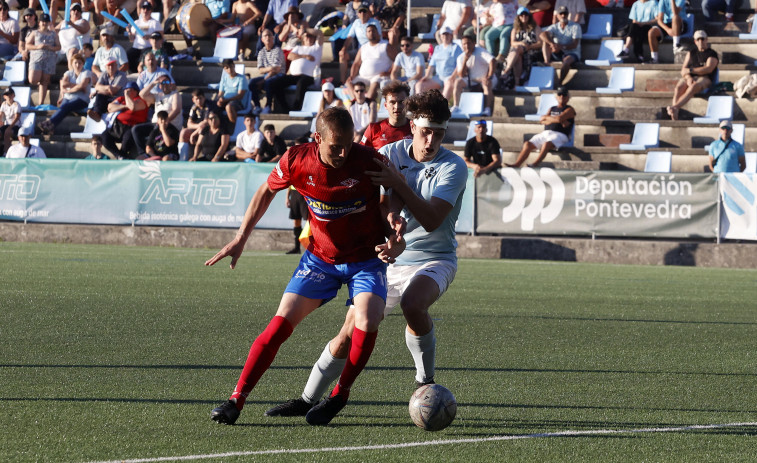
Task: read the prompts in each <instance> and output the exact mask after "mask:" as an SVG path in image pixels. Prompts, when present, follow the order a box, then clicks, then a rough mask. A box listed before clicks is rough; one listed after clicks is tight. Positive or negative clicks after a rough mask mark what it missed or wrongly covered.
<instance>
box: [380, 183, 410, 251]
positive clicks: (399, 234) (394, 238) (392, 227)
mask: <svg viewBox="0 0 757 463" xmlns="http://www.w3.org/2000/svg"><path fill="white" fill-rule="evenodd" d="M397 207H399V209H397ZM379 208H380V209H381V215H382V216H383V217H386V218H387V223H386V229H385V233H386V235H387V237H388V238H387V240H386V243H384V244H379V245H378V246H376V248H375V250H376V252H377V253H378V258H379V259H381V261H382V262H385V263H387V264H391V263H394V262H395V261H396V260H397V256H399V255H400V254H402V252H403V251H404V250H405V244H406V243H405V238H404V236H403V235H404V234H405V228H406V226H407V223H406V222H405V219H403V218H402V217H401V216H400V214H399V211H401V210H402V206H401V205H399V201H396V195H391V194H389V195H381V202H380V203H379Z"/></svg>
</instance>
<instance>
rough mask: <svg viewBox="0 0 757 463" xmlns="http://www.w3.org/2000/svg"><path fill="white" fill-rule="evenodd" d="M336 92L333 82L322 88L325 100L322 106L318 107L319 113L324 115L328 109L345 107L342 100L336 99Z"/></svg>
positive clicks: (322, 100) (322, 99) (323, 99)
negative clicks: (324, 111)
mask: <svg viewBox="0 0 757 463" xmlns="http://www.w3.org/2000/svg"><path fill="white" fill-rule="evenodd" d="M335 90H336V89H335V88H334V84H332V83H331V82H326V83H325V84H323V86H321V94H322V95H323V98H321V104H320V106H319V107H318V112H319V113H322V112H323V110H324V109H326V108H333V107H334V106H340V107H344V103H343V102H342V100H340V99H339V98H337V97H336V91H335Z"/></svg>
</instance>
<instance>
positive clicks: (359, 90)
mask: <svg viewBox="0 0 757 463" xmlns="http://www.w3.org/2000/svg"><path fill="white" fill-rule="evenodd" d="M354 91H355V99H354V100H352V104H351V105H350V107H349V111H350V115H351V116H352V122H353V123H354V124H355V137H354V140H353V141H354V142H355V143H360V140H362V139H363V133H364V132H365V129H367V128H368V126H369V125H370V124H371V123H373V122H376V114H377V113H376V102H375V101H373V100H369V99H368V98H366V97H365V95H366V93H365V84H364V83H363V82H355V86H354Z"/></svg>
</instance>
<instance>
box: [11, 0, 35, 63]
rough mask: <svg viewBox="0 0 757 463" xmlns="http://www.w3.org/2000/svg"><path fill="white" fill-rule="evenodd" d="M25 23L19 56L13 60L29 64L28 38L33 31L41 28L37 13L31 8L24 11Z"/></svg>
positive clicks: (21, 35)
mask: <svg viewBox="0 0 757 463" xmlns="http://www.w3.org/2000/svg"><path fill="white" fill-rule="evenodd" d="M23 19H24V23H26V25H25V26H24V27H22V28H21V32H20V33H19V36H18V54H17V55H16V56H15V57H14V58H13V59H14V60H21V61H26V62H27V63H28V62H29V50H27V49H26V38H27V37H28V36H29V34H31V33H32V32H33V31H36V30H37V29H38V28H39V23H38V21H37V12H35V11H34V10H33V9H31V8H27V9H25V10H24V17H23Z"/></svg>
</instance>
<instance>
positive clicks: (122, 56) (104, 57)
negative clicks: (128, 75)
mask: <svg viewBox="0 0 757 463" xmlns="http://www.w3.org/2000/svg"><path fill="white" fill-rule="evenodd" d="M114 59H115V60H116V61H117V62H118V66H117V69H118V70H120V71H124V72H126V71H128V70H129V58H128V57H127V56H126V50H124V47H122V46H121V45H119V44H117V43H116V40H115V38H114V37H113V31H112V30H111V29H109V28H105V29H103V30H101V31H100V46H99V47H98V48H97V51H96V52H95V59H94V61H93V62H92V72H94V73H95V74H96V75H97V77H98V78H99V77H100V76H101V75H102V74H103V72H105V65H106V64H107V63H109V62H110V61H111V60H114Z"/></svg>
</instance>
